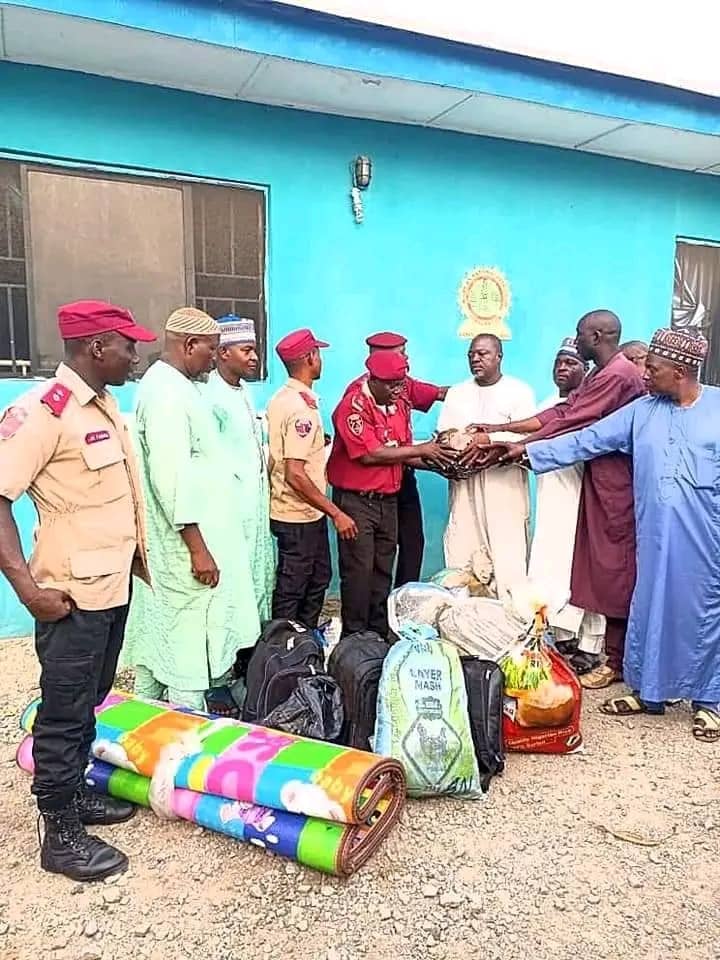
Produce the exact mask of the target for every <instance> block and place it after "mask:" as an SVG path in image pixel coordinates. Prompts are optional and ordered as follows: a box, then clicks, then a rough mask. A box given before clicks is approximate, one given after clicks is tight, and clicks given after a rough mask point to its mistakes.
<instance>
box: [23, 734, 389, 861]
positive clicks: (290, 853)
mask: <svg viewBox="0 0 720 960" xmlns="http://www.w3.org/2000/svg"><path fill="white" fill-rule="evenodd" d="M17 763H18V766H19V767H20V769H21V770H25V771H26V772H27V773H32V772H33V769H34V765H33V759H32V737H25V739H24V740H23V741H22V743H21V744H20V746H19V748H18V751H17ZM85 781H86V783H87V785H88V787H89V788H90V789H91V790H94V791H96V792H97V793H106V794H109V795H110V796H111V797H117V798H118V799H119V800H129V801H130V802H131V803H136V804H137V805H138V806H141V807H149V806H150V800H149V794H150V782H151V781H150V779H149V778H148V777H143V776H142V774H139V773H133V772H132V771H130V770H121V769H120V768H119V767H113V766H112V765H111V764H109V763H105V762H104V761H103V760H92V761H91V762H90V764H89V766H88V768H87V770H86V772H85ZM172 808H173V813H174V814H175V816H176V817H178V818H179V819H181V820H187V821H188V822H190V823H195V824H197V825H198V826H200V827H205V829H207V830H213V831H214V832H215V833H221V834H224V835H225V836H228V837H233V838H234V839H235V840H241V841H243V842H245V843H251V844H253V845H254V846H256V847H262V848H263V849H264V850H269V851H270V852H271V853H275V854H277V855H278V856H280V857H287V858H288V859H290V860H295V861H297V863H301V864H302V865H303V866H306V867H311V868H312V869H314V870H320V871H322V872H323V873H330V874H334V875H335V876H340V877H347V876H350V874H352V873H355V871H356V870H359V869H360V867H362V866H363V864H364V863H366V862H367V861H368V860H369V859H370V857H371V856H372V855H373V853H374V852H375V851H376V850H377V848H378V847H379V846H380V844H381V843H382V842H383V840H384V839H385V837H386V836H387V834H388V832H389V831H390V830H391V829H392V827H393V825H394V823H395V820H396V819H397V814H396V813H395V812H394V811H393V810H392V809H391V804H390V803H388V802H387V801H381V802H380V803H379V804H378V807H377V811H376V813H375V815H374V817H372V818H371V821H370V822H369V823H362V824H348V823H331V822H330V821H329V820H319V819H318V818H317V817H305V816H303V815H302V814H299V813H287V812H286V811H285V810H273V809H271V808H270V807H259V806H257V805H255V804H250V803H240V802H239V801H237V800H226V799H224V798H223V797H215V796H213V795H212V794H207V793H196V792H195V791H194V790H183V789H182V788H180V787H179V788H177V789H176V790H173V793H172Z"/></svg>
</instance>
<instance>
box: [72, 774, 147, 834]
mask: <svg viewBox="0 0 720 960" xmlns="http://www.w3.org/2000/svg"><path fill="white" fill-rule="evenodd" d="M76 802H77V811H78V816H79V817H80V823H84V824H85V825H86V826H88V827H99V826H108V825H110V824H113V823H125V821H126V820H130V819H132V817H134V816H135V811H136V809H137V807H136V806H135V805H134V804H132V803H128V802H127V800H116V799H115V797H108V796H106V795H104V794H101V793H93V792H92V791H91V790H88V788H87V787H86V786H85V784H83V785H82V786H81V787H80V788H79V790H78V792H77V797H76Z"/></svg>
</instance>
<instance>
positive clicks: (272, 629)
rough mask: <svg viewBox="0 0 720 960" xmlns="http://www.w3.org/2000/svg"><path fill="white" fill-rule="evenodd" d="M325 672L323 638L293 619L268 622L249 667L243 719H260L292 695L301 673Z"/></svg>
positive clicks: (251, 721) (303, 674)
mask: <svg viewBox="0 0 720 960" xmlns="http://www.w3.org/2000/svg"><path fill="white" fill-rule="evenodd" d="M324 672H325V656H324V653H323V647H322V643H321V642H320V638H319V637H318V636H317V635H316V633H315V632H314V631H313V630H308V629H307V628H306V627H303V626H302V624H299V623H295V622H294V621H293V620H271V621H270V622H269V623H267V624H265V626H264V627H263V631H262V633H261V635H260V639H259V640H258V642H257V644H256V645H255V649H254V650H253V652H252V656H251V657H250V662H249V663H248V667H247V681H246V683H247V696H246V698H245V704H244V706H243V720H246V721H247V722H248V723H260V721H261V720H262V718H263V717H266V716H267V715H268V714H269V713H270V712H271V711H273V710H274V709H275V708H276V707H277V706H279V705H280V704H281V703H285V701H286V700H287V699H288V697H290V695H291V694H292V693H293V692H294V691H295V689H296V687H297V682H298V680H299V679H300V678H301V677H311V676H313V675H315V674H317V673H324Z"/></svg>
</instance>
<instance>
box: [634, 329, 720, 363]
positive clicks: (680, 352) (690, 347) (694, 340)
mask: <svg viewBox="0 0 720 960" xmlns="http://www.w3.org/2000/svg"><path fill="white" fill-rule="evenodd" d="M648 352H649V353H652V354H654V355H655V356H656V357H662V358H663V359H664V360H671V361H672V362H673V363H679V364H682V366H685V367H694V368H695V369H699V368H700V367H701V366H702V364H703V360H704V359H705V357H706V356H707V352H708V342H707V340H706V339H705V337H703V336H702V334H691V333H680V332H679V331H678V330H668V329H662V330H656V331H655V333H654V334H653V338H652V340H651V341H650V347H649V351H648Z"/></svg>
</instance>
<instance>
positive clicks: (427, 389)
mask: <svg viewBox="0 0 720 960" xmlns="http://www.w3.org/2000/svg"><path fill="white" fill-rule="evenodd" d="M365 343H366V344H367V345H368V348H369V350H370V355H372V354H373V353H377V352H381V351H392V352H393V353H400V354H402V356H403V357H405V358H406V359H407V338H406V337H403V336H402V334H400V333H391V332H389V331H388V332H384V333H373V334H372V336H369V337H368V338H367V339H366V341H365ZM408 368H409V363H408ZM366 379H367V376H364V377H359V378H358V379H357V380H354V381H353V382H352V383H351V384H350V386H349V387H348V390H350V389H352V388H353V387H355V386H357V384H358V383H362V381H363V380H366ZM447 390H448V388H447V387H437V386H435V384H432V383H425V382H424V381H422V380H416V379H415V378H414V377H405V389H404V390H403V400H405V401H406V402H407V404H408V406H409V407H410V408H411V410H419V411H420V412H421V413H427V412H428V410H430V408H431V407H432V405H433V404H434V403H436V402H437V401H439V400H444V399H445V394H446V393H447ZM397 513H398V557H397V567H396V569H395V586H396V587H401V586H402V585H403V584H404V583H412V582H414V581H416V580H419V579H420V571H421V569H422V561H423V551H424V549H425V536H424V534H423V517H422V508H421V506H420V494H419V493H418V487H417V480H416V479H415V470H414V469H413V467H410V466H405V468H404V469H403V474H402V483H401V484H400V490H399V492H398V500H397Z"/></svg>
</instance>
